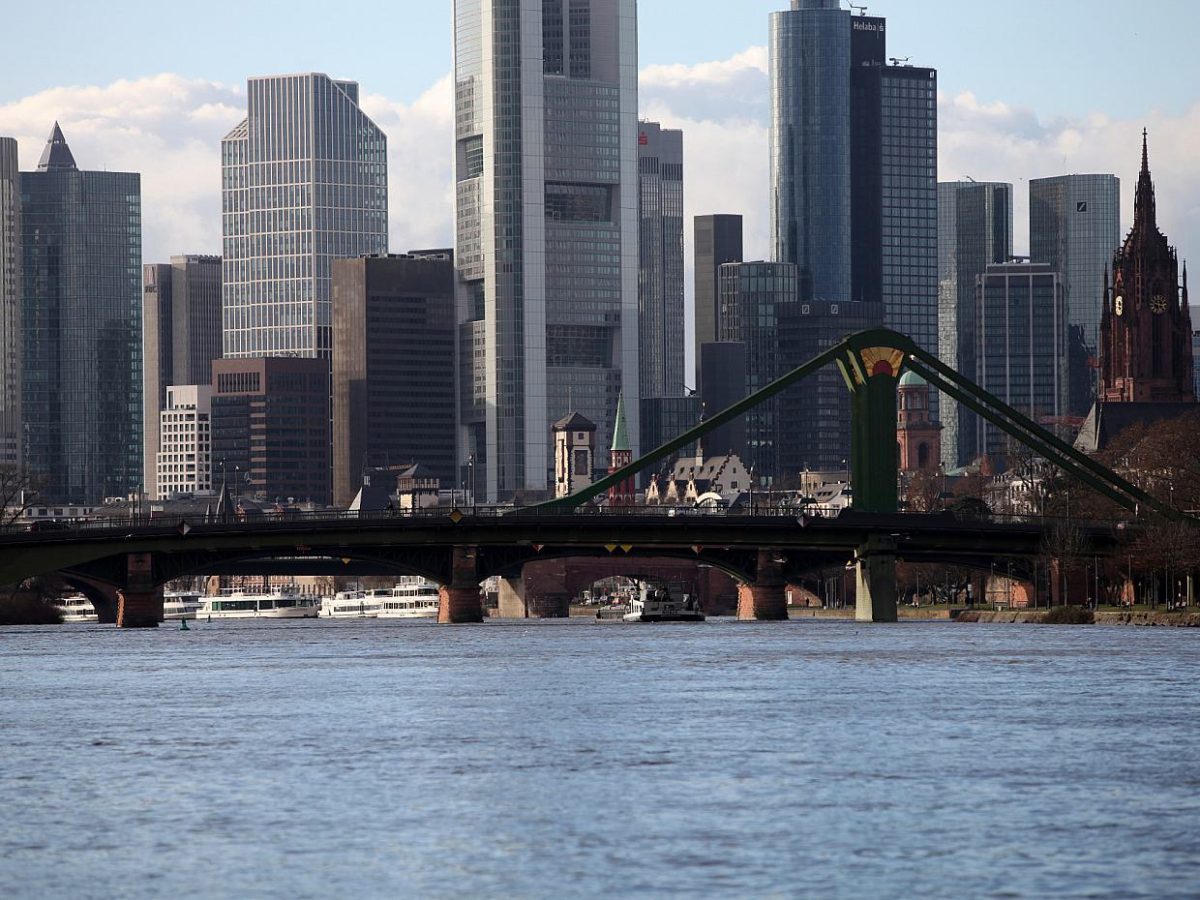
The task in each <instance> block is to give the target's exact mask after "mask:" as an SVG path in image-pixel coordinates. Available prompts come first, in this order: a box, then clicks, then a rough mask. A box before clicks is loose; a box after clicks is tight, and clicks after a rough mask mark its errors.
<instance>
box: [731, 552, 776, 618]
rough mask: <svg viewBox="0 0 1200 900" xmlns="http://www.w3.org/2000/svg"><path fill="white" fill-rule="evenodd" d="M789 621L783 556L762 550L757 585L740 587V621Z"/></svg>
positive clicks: (759, 557) (759, 553)
mask: <svg viewBox="0 0 1200 900" xmlns="http://www.w3.org/2000/svg"><path fill="white" fill-rule="evenodd" d="M787 617H788V608H787V580H786V579H785V578H784V577H783V563H782V554H781V553H780V552H779V551H778V550H771V549H767V550H759V551H758V571H757V574H756V577H755V579H754V583H753V584H740V585H738V620H739V621H742V622H782V621H784V620H786V619H787Z"/></svg>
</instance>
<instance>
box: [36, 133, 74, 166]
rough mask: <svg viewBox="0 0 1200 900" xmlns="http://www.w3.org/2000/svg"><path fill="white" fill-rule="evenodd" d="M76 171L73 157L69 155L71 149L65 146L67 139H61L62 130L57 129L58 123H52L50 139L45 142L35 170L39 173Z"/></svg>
mask: <svg viewBox="0 0 1200 900" xmlns="http://www.w3.org/2000/svg"><path fill="white" fill-rule="evenodd" d="M76 169H78V166H76V165H75V157H74V156H72V155H71V148H70V147H68V146H67V139H66V138H65V137H63V133H62V129H61V128H59V127H58V123H57V122H55V123H54V128H53V130H52V131H51V132H50V138H49V140H47V141H46V149H45V150H43V151H42V158H41V160H40V161H39V162H38V167H37V170H38V171H39V172H74V171H76Z"/></svg>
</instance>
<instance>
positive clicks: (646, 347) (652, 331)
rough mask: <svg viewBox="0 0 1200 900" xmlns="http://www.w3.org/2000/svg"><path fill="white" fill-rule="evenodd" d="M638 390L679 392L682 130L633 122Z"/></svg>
mask: <svg viewBox="0 0 1200 900" xmlns="http://www.w3.org/2000/svg"><path fill="white" fill-rule="evenodd" d="M638 197H639V211H640V223H641V224H640V229H639V245H638V246H639V249H638V259H639V266H638V306H639V309H640V314H639V318H638V335H639V339H640V341H641V351H640V354H639V356H640V363H641V395H642V396H643V397H682V396H683V393H684V390H683V385H684V371H683V343H684V338H685V336H686V332H685V329H684V319H683V317H684V284H683V132H682V131H675V130H671V129H664V128H663V127H662V126H661V125H659V124H658V123H657V122H640V123H638Z"/></svg>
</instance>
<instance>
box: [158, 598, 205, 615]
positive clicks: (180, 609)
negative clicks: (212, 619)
mask: <svg viewBox="0 0 1200 900" xmlns="http://www.w3.org/2000/svg"><path fill="white" fill-rule="evenodd" d="M202 605H203V603H202V601H201V599H200V595H199V594H191V593H187V592H186V591H167V592H166V593H164V594H163V621H164V622H179V621H182V620H183V619H194V618H196V614H197V613H199V612H200V607H201V606H202Z"/></svg>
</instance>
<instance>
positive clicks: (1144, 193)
mask: <svg viewBox="0 0 1200 900" xmlns="http://www.w3.org/2000/svg"><path fill="white" fill-rule="evenodd" d="M1133 221H1134V227H1135V228H1141V229H1142V230H1144V231H1147V232H1152V231H1154V230H1156V229H1157V228H1158V213H1157V210H1156V209H1155V199H1154V181H1153V180H1151V178H1150V133H1149V132H1148V131H1147V130H1146V129H1142V172H1141V174H1140V175H1139V176H1138V185H1137V198H1136V200H1135V201H1134V212H1133Z"/></svg>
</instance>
